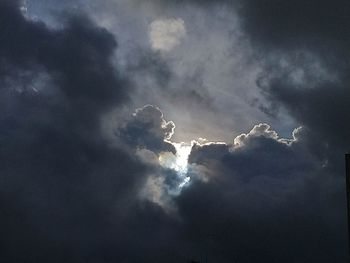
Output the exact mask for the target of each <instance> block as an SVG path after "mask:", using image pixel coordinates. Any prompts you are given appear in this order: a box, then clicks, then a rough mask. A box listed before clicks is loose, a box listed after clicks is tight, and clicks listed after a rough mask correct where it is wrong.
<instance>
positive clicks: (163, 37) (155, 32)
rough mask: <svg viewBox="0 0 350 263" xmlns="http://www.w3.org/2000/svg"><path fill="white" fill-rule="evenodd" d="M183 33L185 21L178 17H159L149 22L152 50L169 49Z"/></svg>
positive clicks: (175, 44)
mask: <svg viewBox="0 0 350 263" xmlns="http://www.w3.org/2000/svg"><path fill="white" fill-rule="evenodd" d="M185 35H186V28H185V22H184V21H183V20H182V19H180V18H177V19H159V20H155V21H153V22H152V23H151V24H150V28H149V38H150V42H151V46H152V49H154V50H162V51H170V50H171V49H173V48H174V47H176V46H177V45H179V44H180V41H181V39H182V38H184V37H185Z"/></svg>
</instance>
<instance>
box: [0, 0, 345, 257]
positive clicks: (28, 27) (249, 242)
mask: <svg viewBox="0 0 350 263" xmlns="http://www.w3.org/2000/svg"><path fill="white" fill-rule="evenodd" d="M196 2H197V3H198V2H199V1H196ZM204 2H205V3H208V2H211V1H204ZM222 2H226V3H231V2H232V1H220V3H222ZM179 3H183V1H179ZM236 3H237V2H236ZM18 4H19V3H18V1H6V0H2V1H1V2H0V160H1V161H0V220H1V226H0V232H1V235H0V254H1V261H2V262H11V263H12V262H19V261H24V262H48V261H49V262H63V261H64V262H161V261H171V260H172V261H173V262H184V261H185V260H186V259H188V257H190V256H193V257H197V258H199V257H200V255H205V254H206V255H207V256H208V257H209V262H290V263H292V262H308V263H309V262H347V260H348V258H347V255H346V252H347V251H346V232H345V229H346V227H345V223H346V222H345V218H346V214H345V194H344V190H345V189H344V180H343V178H342V175H343V172H344V171H343V169H342V168H339V167H342V163H341V161H342V160H343V153H344V152H345V150H346V149H347V148H348V146H349V144H350V142H349V138H348V136H347V135H348V134H347V133H348V131H349V130H350V127H349V124H348V123H349V122H348V121H347V118H348V116H349V115H350V112H349V108H348V107H347V102H348V100H349V99H350V98H349V93H348V89H347V87H348V84H347V83H348V82H349V76H348V72H349V71H348V69H349V66H348V65H347V62H346V61H345V60H344V59H343V58H342V57H341V56H342V55H344V54H348V53H347V52H348V51H347V47H348V44H349V38H348V37H347V36H348V27H347V26H346V24H347V23H346V22H347V14H348V11H349V4H348V3H347V2H345V1H341V0H338V1H335V2H333V4H332V6H330V5H329V4H328V1H327V2H326V1H317V2H316V1H299V0H297V1H293V2H292V3H289V2H288V3H287V2H286V1H274V0H271V1H244V2H242V3H241V6H240V7H241V9H239V15H240V17H241V22H242V25H243V30H244V31H245V34H246V36H247V37H248V38H249V39H250V41H251V43H252V45H253V46H254V47H256V50H257V57H258V58H259V59H260V60H261V61H262V63H263V65H264V71H263V72H262V74H261V76H260V78H259V79H258V80H257V84H258V85H259V87H260V88H261V89H262V91H263V92H264V94H265V95H266V97H267V98H268V99H269V101H270V102H271V108H272V110H275V109H278V107H284V108H286V109H287V110H288V112H289V113H290V114H291V115H292V116H293V117H294V118H295V120H296V121H297V122H298V123H300V124H301V125H303V126H304V127H303V128H302V129H298V130H296V131H295V133H294V137H293V140H281V139H279V138H278V137H277V134H276V132H274V131H273V130H271V128H270V127H269V126H267V125H265V124H261V125H259V126H256V127H255V128H254V129H253V130H252V131H251V132H250V133H249V134H246V135H242V136H240V137H237V138H236V144H237V145H236V146H234V145H227V144H208V145H204V146H201V145H195V146H194V147H193V149H192V152H191V155H190V158H189V162H190V169H189V175H190V176H191V184H190V186H189V187H188V188H184V189H183V191H182V193H181V194H180V195H178V196H176V197H174V196H171V197H170V196H168V198H171V202H172V203H171V204H172V205H173V206H174V211H170V212H169V211H165V210H164V209H163V208H162V207H161V206H159V205H158V204H156V203H154V202H149V201H147V200H143V199H142V197H140V196H139V193H140V189H142V188H143V187H144V185H145V182H146V181H147V179H148V178H149V176H150V175H153V173H155V174H156V175H155V176H159V177H162V178H164V186H165V187H169V188H173V187H176V185H177V184H178V177H177V176H176V175H175V174H174V171H171V170H169V169H168V170H167V169H163V168H161V167H159V166H157V165H156V164H150V163H146V162H144V161H142V160H140V158H138V157H136V156H135V154H134V152H131V153H130V151H125V148H124V147H123V146H124V144H126V145H128V146H130V147H131V148H132V149H137V148H144V149H146V150H151V151H154V153H156V157H158V156H157V154H159V152H161V151H169V152H172V153H175V149H174V147H173V145H171V144H170V143H167V142H164V138H169V136H170V135H171V134H172V132H173V128H174V125H173V124H172V123H165V120H164V117H163V115H162V113H161V112H160V110H159V109H157V108H156V107H152V106H147V107H144V108H143V109H139V110H138V111H137V112H136V114H135V116H133V117H132V118H131V119H128V120H127V122H124V121H123V122H122V121H121V120H119V119H118V120H117V122H119V121H120V123H118V124H120V126H118V128H117V129H116V134H115V135H116V138H115V139H116V141H117V142H118V143H117V144H116V145H110V142H109V141H107V140H106V138H105V137H104V136H103V134H102V132H101V127H100V121H101V117H102V116H103V115H104V114H106V113H109V112H110V111H111V110H112V109H115V107H118V106H120V105H121V104H123V103H124V102H125V101H127V99H128V97H129V91H130V89H131V86H130V82H129V80H127V79H124V78H122V77H121V76H120V75H119V74H118V69H117V68H115V67H114V66H113V65H112V62H111V57H112V55H113V54H114V52H115V50H116V48H117V42H116V40H115V39H114V36H113V35H112V34H110V33H109V32H108V31H106V30H105V29H103V28H100V27H98V26H96V25H95V24H94V23H93V22H91V21H90V20H89V19H88V18H87V17H85V16H83V15H74V16H66V17H65V20H66V21H65V24H64V26H63V27H62V28H60V29H52V28H49V27H48V26H47V25H45V24H44V23H43V22H40V21H32V20H28V19H26V18H24V17H23V15H22V14H21V12H20V9H19V6H18ZM325 18H329V19H325ZM276 50H277V51H278V52H276ZM325 51H328V52H325ZM298 54H299V55H298ZM300 54H301V55H300ZM304 54H312V56H314V57H315V61H316V62H314V61H312V62H310V63H309V60H308V59H307V58H306V59H305V58H304V57H303V56H304ZM324 54H325V55H324ZM271 57H273V58H276V57H277V58H276V59H271ZM286 57H287V62H288V67H281V64H279V61H280V60H281V59H280V58H286ZM147 63H149V62H147ZM147 63H146V66H147ZM152 63H153V62H152ZM315 65H320V69H322V70H323V71H324V72H325V75H324V76H323V75H322V74H321V75H322V77H319V76H320V74H319V72H316V71H317V70H316V71H315ZM144 66H145V65H141V67H144ZM162 67H163V65H158V64H156V65H155V71H157V72H158V71H159V68H162ZM316 69H318V68H317V67H316ZM298 70H301V71H302V72H303V74H302V75H303V77H301V78H299V77H298V76H299V75H298V74H296V75H297V77H296V78H295V76H296V75H295V73H296V72H299V71H298ZM135 72H136V73H135V74H138V73H139V72H140V69H138V68H137V69H135ZM333 73H334V74H333ZM330 75H334V76H335V78H330V77H329V76H330ZM129 77H132V74H130V76H129ZM169 77H170V76H169V72H167V70H165V71H164V72H162V71H161V76H159V84H160V85H162V84H164V83H166V81H167V80H168V78H169ZM197 86H200V85H197ZM195 94H200V93H195ZM118 139H119V141H118ZM119 143H120V145H119ZM165 194H167V193H166V192H165Z"/></svg>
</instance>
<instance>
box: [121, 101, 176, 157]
mask: <svg viewBox="0 0 350 263" xmlns="http://www.w3.org/2000/svg"><path fill="white" fill-rule="evenodd" d="M174 129H175V124H174V123H173V122H172V121H166V120H165V119H164V117H163V113H162V112H161V111H160V109H159V108H157V107H155V106H152V105H146V106H144V107H142V108H139V109H137V110H136V111H135V113H133V114H132V116H130V119H127V120H126V121H125V123H121V125H120V126H119V127H117V128H116V130H115V135H116V136H117V137H120V138H121V139H122V141H124V142H126V144H128V145H130V146H131V147H133V148H145V149H148V150H150V151H153V152H155V153H160V152H162V151H165V152H172V153H175V152H176V150H175V148H174V146H173V145H172V144H171V143H169V142H166V141H165V140H169V139H170V138H171V136H172V135H173V133H174Z"/></svg>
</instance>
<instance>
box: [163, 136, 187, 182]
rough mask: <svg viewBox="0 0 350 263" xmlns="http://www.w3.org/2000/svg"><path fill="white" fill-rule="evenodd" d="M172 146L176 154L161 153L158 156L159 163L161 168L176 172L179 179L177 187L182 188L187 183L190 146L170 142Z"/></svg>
mask: <svg viewBox="0 0 350 263" xmlns="http://www.w3.org/2000/svg"><path fill="white" fill-rule="evenodd" d="M171 143H172V145H174V147H175V149H176V154H175V155H174V154H172V153H169V152H167V153H162V154H161V155H160V156H159V163H160V165H161V166H163V167H166V168H169V169H172V170H174V171H176V173H177V174H178V176H179V178H180V179H181V182H180V183H179V185H178V187H179V188H182V187H184V186H186V185H187V184H188V183H189V181H190V177H188V176H187V171H188V157H189V155H190V153H191V148H192V145H191V144H186V143H183V142H182V143H175V142H171Z"/></svg>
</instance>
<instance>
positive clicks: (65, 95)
mask: <svg viewBox="0 0 350 263" xmlns="http://www.w3.org/2000/svg"><path fill="white" fill-rule="evenodd" d="M17 4H18V2H16V1H1V2H0V20H1V29H0V39H1V41H0V54H1V62H0V63H1V64H0V65H1V76H0V77H1V82H0V83H1V88H0V93H1V99H0V100H1V103H0V105H1V106H0V112H1V113H0V127H1V128H0V159H1V164H0V180H1V184H0V185H1V186H0V204H1V210H0V218H1V222H2V223H1V227H0V232H1V237H0V244H1V245H0V247H1V248H0V250H1V261H2V262H18V261H26V262H47V261H50V262H63V261H64V262H86V261H89V262H94V261H99V262H101V261H103V262H111V261H113V262H122V261H125V260H131V261H133V262H135V261H140V260H141V258H142V259H145V262H147V261H149V260H150V258H151V257H152V255H157V254H156V253H155V249H156V248H158V245H157V247H156V245H155V244H156V243H157V242H155V243H154V244H153V245H151V244H150V243H149V242H147V241H148V240H147V239H148V237H147V235H149V234H150V233H151V232H153V231H152V229H154V228H155V227H157V229H159V230H160V229H162V231H163V232H158V234H157V236H159V238H162V237H161V233H164V235H165V234H166V231H164V229H165V228H166V227H167V228H169V229H173V228H174V227H171V226H170V225H171V224H172V222H171V220H170V219H169V218H167V217H165V216H164V212H163V211H162V210H161V209H160V208H159V207H158V206H154V205H151V204H150V203H148V202H146V201H145V202H142V201H140V200H139V199H138V192H139V189H140V188H141V187H142V185H143V184H144V181H145V180H146V171H147V167H146V166H145V165H144V164H142V163H141V162H140V161H139V160H138V159H137V158H136V157H133V156H131V155H129V154H127V153H125V152H124V151H122V150H120V149H118V148H117V147H110V146H109V145H108V142H107V141H105V139H104V138H103V136H102V134H101V132H100V125H99V123H100V118H101V116H102V114H104V113H107V112H108V111H109V110H110V109H111V108H114V107H116V106H118V105H120V103H122V102H123V100H125V98H126V97H127V89H128V88H129V86H128V82H127V81H126V80H124V79H122V78H120V77H119V76H118V73H117V72H116V69H115V68H114V67H113V66H112V64H111V62H110V58H111V55H112V54H113V52H114V50H115V48H116V41H115V40H114V37H113V36H112V35H111V34H110V33H108V32H107V31H106V30H104V29H102V28H99V27H96V26H95V25H94V24H93V23H92V22H90V21H89V20H88V19H87V18H86V17H83V16H74V17H69V18H67V22H66V25H65V27H64V28H61V29H57V30H53V29H49V28H47V27H46V25H45V24H43V23H41V22H34V21H30V20H27V19H25V18H24V17H23V16H22V14H21V13H20V11H19V8H18V6H17ZM139 220H140V221H139ZM142 222H146V225H143V223H142ZM158 224H159V225H160V226H158ZM131 229H134V230H132V231H131ZM169 236H171V235H169ZM136 250H137V251H138V252H140V254H139V255H140V257H139V256H137V255H136V253H134V251H136ZM151 251H152V252H151ZM132 254H135V256H132ZM147 255H148V256H147ZM137 258H138V259H137Z"/></svg>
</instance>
